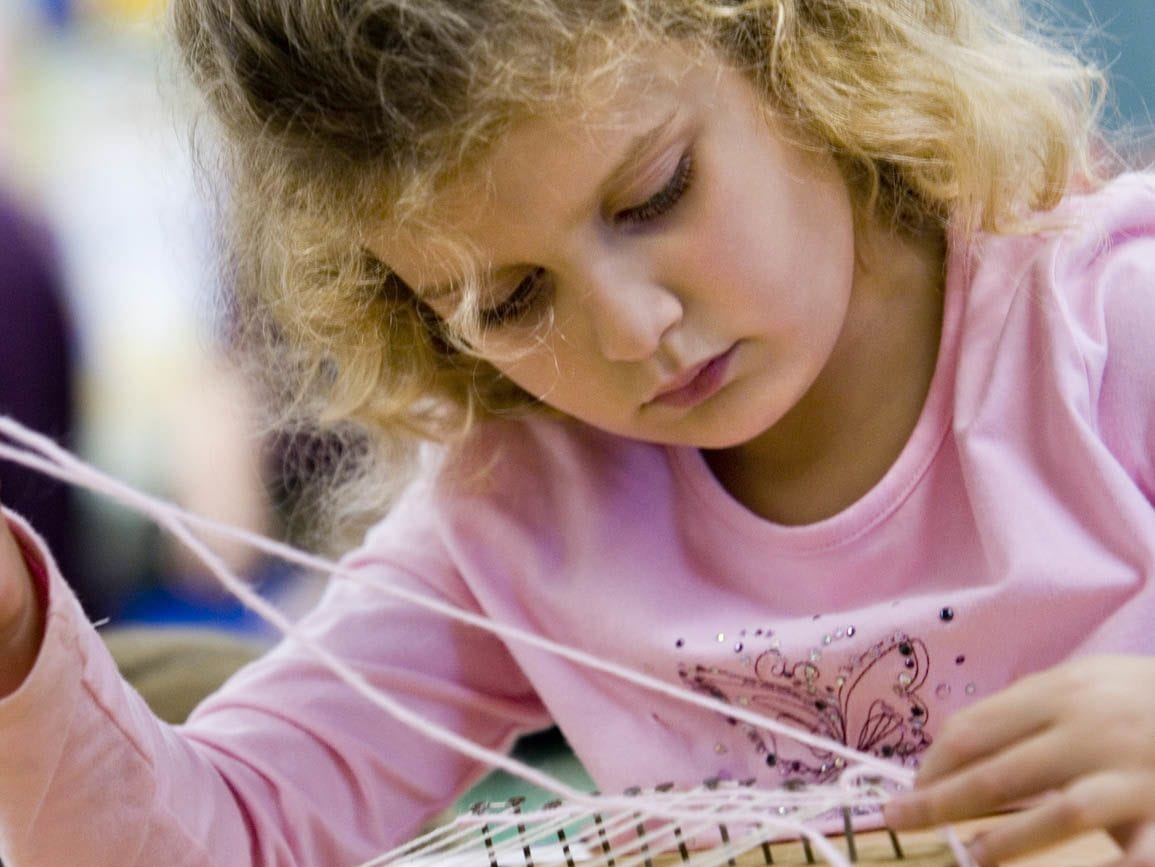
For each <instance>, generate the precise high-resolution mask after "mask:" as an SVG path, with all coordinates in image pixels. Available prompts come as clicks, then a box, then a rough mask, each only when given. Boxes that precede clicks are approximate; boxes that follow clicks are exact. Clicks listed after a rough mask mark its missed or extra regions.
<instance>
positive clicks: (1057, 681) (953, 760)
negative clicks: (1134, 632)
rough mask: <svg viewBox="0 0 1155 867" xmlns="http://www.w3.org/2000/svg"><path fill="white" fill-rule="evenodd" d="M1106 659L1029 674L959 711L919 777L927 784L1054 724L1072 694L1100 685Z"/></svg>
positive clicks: (1066, 664)
mask: <svg viewBox="0 0 1155 867" xmlns="http://www.w3.org/2000/svg"><path fill="white" fill-rule="evenodd" d="M1109 665H1110V662H1109V660H1107V659H1106V658H1084V659H1078V660H1074V661H1072V662H1068V663H1065V664H1063V665H1060V666H1058V667H1056V668H1053V669H1048V670H1047V671H1042V672H1038V673H1036V674H1032V675H1028V676H1027V677H1024V678H1023V679H1022V680H1020V681H1018V682H1017V683H1015V684H1014V685H1013V686H1011V687H1008V688H1007V689H1004V690H1003V691H1002V692H999V693H997V694H995V695H993V696H991V697H990V698H987V699H984V700H983V701H980V702H977V703H976V704H974V705H972V706H971V707H969V708H965V709H964V710H961V711H959V712H958V713H957V714H955V715H954V716H953V717H951V718H950V719H949V720H947V722H946V724H945V725H944V726H943V728H942V731H941V732H940V733H939V735H938V737H937V738H936V739H935V743H934V745H933V746H931V748H930V749H929V750H928V751H927V753H926V756H925V757H924V759H923V762H922V766H921V769H920V770H919V774H918V781H919V784H920V785H926V784H928V783H932V782H934V781H935V780H938V779H940V778H942V777H945V776H947V775H948V774H951V773H954V772H955V771H957V770H958V769H959V768H962V767H964V766H966V765H968V764H971V763H972V762H975V761H977V760H979V759H982V758H984V757H985V756H988V755H991V754H993V753H996V752H999V751H1000V750H1003V749H1006V748H1007V747H1008V746H1010V745H1011V744H1014V743H1016V742H1018V741H1021V740H1024V739H1026V738H1028V737H1030V736H1031V735H1032V734H1034V733H1036V732H1038V731H1039V730H1041V729H1043V728H1045V727H1047V726H1049V725H1051V724H1052V723H1053V722H1054V721H1055V719H1056V718H1057V717H1058V716H1059V715H1060V714H1061V713H1062V712H1063V709H1064V707H1065V706H1066V705H1068V704H1069V703H1070V700H1071V697H1072V696H1087V695H1091V694H1093V691H1094V690H1095V689H1096V688H1097V687H1098V686H1099V684H1100V681H1101V679H1102V671H1103V669H1104V668H1105V667H1107V666H1109Z"/></svg>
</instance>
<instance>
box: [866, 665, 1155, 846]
mask: <svg viewBox="0 0 1155 867" xmlns="http://www.w3.org/2000/svg"><path fill="white" fill-rule="evenodd" d="M1038 796H1041V797H1040V798H1039V800H1038V802H1037V803H1034V804H1033V805H1031V806H1030V807H1028V808H1027V809H1025V810H1023V811H1021V812H1018V813H1015V814H1014V815H1011V816H1008V817H1007V818H1006V819H1005V820H1004V821H1002V822H1001V823H1000V824H999V825H998V827H997V828H995V829H993V830H991V831H988V832H986V833H984V834H981V835H979V836H978V837H977V838H976V839H975V840H974V842H972V843H971V844H970V847H969V848H970V850H971V854H972V856H973V857H974V858H975V860H976V861H978V862H979V863H980V864H984V865H987V864H995V863H997V862H999V861H1002V860H1004V859H1006V858H1011V857H1014V856H1017V855H1021V854H1023V853H1026V852H1029V851H1031V850H1033V849H1037V848H1041V847H1043V846H1047V845H1050V844H1052V843H1055V842H1058V841H1059V840H1061V839H1063V838H1066V837H1071V836H1074V835H1076V834H1079V833H1082V832H1084V831H1089V830H1092V829H1106V830H1108V831H1110V832H1111V834H1112V835H1113V836H1114V837H1115V840H1116V841H1117V842H1118V843H1119V845H1120V846H1122V847H1123V849H1124V852H1125V855H1124V857H1123V858H1122V859H1121V860H1120V861H1119V862H1118V864H1119V865H1152V864H1155V659H1152V658H1147V657H1137V656H1110V657H1094V658H1086V659H1079V660H1075V661H1072V662H1068V663H1065V664H1063V665H1060V666H1058V667H1057V668H1053V669H1051V670H1049V671H1045V672H1041V673H1039V674H1035V675H1031V676H1030V677H1026V678H1023V679H1022V680H1021V681H1019V682H1018V683H1016V684H1015V685H1013V686H1011V687H1009V688H1008V689H1006V690H1004V691H1003V692H1001V693H999V694H997V695H995V696H992V697H991V698H989V699H986V700H984V701H981V702H978V703H977V704H975V705H973V706H972V707H969V708H967V709H966V710H963V711H961V712H959V713H958V714H956V715H955V716H954V717H952V718H951V719H949V720H948V721H947V722H946V724H945V725H944V726H943V729H942V732H941V733H940V734H939V736H938V738H937V739H936V742H935V744H934V746H933V747H932V748H931V749H930V750H929V751H928V752H927V754H926V760H925V762H924V763H923V766H922V770H921V771H920V772H919V774H918V780H917V782H916V785H915V789H914V791H913V792H910V793H906V794H903V795H900V796H898V797H896V798H895V799H894V800H893V801H892V802H891V803H890V804H888V805H887V806H886V808H885V814H886V818H887V821H888V822H889V823H890V825H891V826H892V827H894V828H895V829H906V828H919V827H930V826H935V825H944V824H947V823H950V822H955V821H959V820H962V819H971V818H976V817H978V816H984V815H988V814H990V813H994V812H997V811H999V810H1002V809H1006V808H1008V807H1010V806H1011V805H1013V804H1014V803H1015V802H1016V801H1019V800H1022V799H1027V798H1035V797H1038Z"/></svg>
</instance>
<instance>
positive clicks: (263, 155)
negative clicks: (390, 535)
mask: <svg viewBox="0 0 1155 867" xmlns="http://www.w3.org/2000/svg"><path fill="white" fill-rule="evenodd" d="M173 16H174V17H173V23H174V29H175V35H176V40H177V43H178V45H179V47H180V50H181V53H182V57H183V59H184V61H185V64H186V65H187V68H188V70H189V71H190V72H191V76H192V78H193V80H194V82H195V84H196V85H197V87H198V89H199V90H200V92H201V93H202V94H203V95H204V97H205V99H206V100H207V102H208V106H209V108H210V110H211V114H212V116H214V117H215V118H216V120H217V121H218V122H219V126H220V127H221V129H222V130H223V132H224V141H225V143H226V147H225V150H224V162H223V165H222V167H221V168H222V171H223V172H224V177H225V179H226V183H227V193H226V198H227V202H228V211H229V213H228V237H229V246H230V256H229V260H228V261H229V262H230V265H231V269H230V274H229V279H230V284H231V285H232V287H233V289H234V291H235V292H236V299H237V311H238V312H237V315H238V317H239V319H240V321H241V322H242V323H243V324H244V325H245V326H247V327H246V333H247V334H248V335H249V336H256V337H258V338H260V339H259V340H258V341H255V344H256V345H260V346H262V347H264V348H265V350H266V352H265V353H264V354H263V357H262V361H261V366H262V368H263V369H264V370H265V371H267V372H268V373H270V374H271V378H270V379H269V381H270V382H273V383H274V384H275V386H276V387H277V389H278V390H279V391H280V396H281V398H282V400H283V402H284V403H285V405H288V406H291V407H293V408H295V411H296V414H297V415H298V416H299V417H301V418H306V419H319V420H322V421H324V422H326V423H330V424H337V425H346V426H348V425H352V426H353V427H354V428H355V429H356V430H359V431H361V432H362V433H363V436H362V438H361V439H360V440H359V445H360V447H359V448H358V449H356V450H355V452H356V454H358V455H360V456H362V457H364V456H365V455H366V454H369V453H385V452H389V453H391V454H393V455H394V456H396V454H397V451H396V450H397V448H398V447H400V448H401V449H402V452H403V453H404V452H405V449H406V447H408V446H410V445H412V444H413V443H414V442H416V441H417V440H420V439H423V438H432V439H435V440H440V441H452V440H454V439H456V438H458V437H460V435H461V434H462V433H463V432H464V431H465V430H467V429H468V427H469V425H470V424H471V423H472V422H473V421H474V420H475V419H477V418H482V417H487V416H493V415H495V414H509V413H517V412H521V411H526V410H535V409H536V407H535V403H534V401H533V400H532V398H530V397H529V396H528V395H527V394H525V393H524V392H522V391H521V390H520V389H518V388H517V387H516V386H514V385H513V384H512V383H510V382H509V381H507V380H506V379H504V378H503V377H502V376H501V375H500V374H498V373H497V371H496V370H495V369H494V368H493V367H492V366H491V365H489V364H487V363H486V362H485V361H484V360H481V359H478V358H476V357H474V356H473V355H471V354H470V353H469V352H468V351H467V345H468V344H467V342H465V341H463V340H462V339H461V334H460V333H458V332H457V330H456V329H454V328H453V327H451V326H450V324H447V323H445V322H443V321H440V320H439V319H438V318H437V317H436V316H435V315H434V314H433V313H432V312H431V311H430V309H429V308H428V307H427V306H425V305H424V304H423V303H422V302H421V301H420V299H418V298H417V297H415V295H414V294H413V293H412V292H411V291H409V290H408V288H407V287H406V286H405V285H404V284H403V283H401V281H400V280H398V279H397V278H395V277H394V276H392V275H391V274H390V272H389V269H388V267H387V265H386V264H384V263H381V262H379V261H377V260H376V259H375V258H374V257H373V256H372V255H370V254H369V253H368V252H367V244H366V239H367V238H369V237H371V236H372V233H373V232H374V231H377V230H379V229H380V227H381V226H383V225H386V224H388V223H389V222H393V223H395V224H409V225H412V224H414V223H416V222H419V221H420V220H421V219H422V213H423V208H424V207H425V206H426V205H427V204H428V203H429V202H430V200H431V197H432V196H433V195H434V193H435V192H436V191H437V190H438V189H439V188H440V187H441V186H442V185H443V184H445V183H447V182H448V181H450V180H452V178H454V177H455V176H457V175H459V173H461V172H463V171H465V170H467V169H468V167H469V166H470V165H471V164H472V163H474V162H475V161H476V160H478V159H480V158H481V157H482V156H483V155H484V154H485V152H486V150H487V149H488V148H490V147H491V146H492V145H493V143H494V142H495V141H497V140H498V139H499V138H500V137H501V135H502V133H503V131H505V130H507V129H509V127H510V126H511V125H512V124H514V123H516V122H517V120H518V118H519V117H525V116H526V113H527V112H533V111H538V110H544V109H547V108H548V107H549V106H555V105H557V104H558V103H559V101H560V102H563V103H564V101H566V100H570V101H572V100H574V99H578V98H580V94H581V93H582V92H583V84H585V83H588V81H589V80H590V76H591V75H597V76H601V77H605V78H608V79H609V80H611V81H612V80H613V77H614V76H619V77H623V78H624V77H625V76H627V75H628V70H629V66H630V64H631V62H633V61H635V60H636V58H637V57H638V56H639V55H640V53H641V52H643V51H644V50H645V48H646V47H647V45H650V46H652V45H654V44H656V43H660V42H663V41H665V42H668V41H669V40H671V39H673V40H677V41H678V42H679V44H680V45H682V46H684V47H685V48H686V49H687V50H689V51H691V52H696V53H700V55H701V56H703V57H711V56H712V57H716V58H717V57H720V58H721V59H723V60H725V61H726V62H729V63H732V64H735V65H737V66H738V67H739V68H741V69H742V70H743V71H744V72H745V73H746V74H748V75H749V76H750V78H751V80H752V81H753V82H754V83H755V84H756V85H757V86H758V88H759V89H760V90H761V91H762V92H764V93H765V94H766V98H767V105H768V106H770V107H772V110H773V111H776V112H780V113H783V114H784V116H787V117H790V118H792V119H793V120H794V121H795V122H796V123H797V124H798V126H799V127H800V128H801V129H802V130H804V131H806V132H808V133H809V134H810V136H811V137H812V138H813V139H814V140H816V141H819V142H823V143H825V145H826V146H827V147H828V148H829V150H830V152H831V153H832V154H833V155H834V156H835V158H836V159H837V160H838V161H839V163H840V164H841V165H842V167H843V170H844V173H845V175H846V177H847V180H848V183H849V184H850V186H851V190H852V193H853V194H854V196H855V198H856V203H857V204H858V206H859V207H860V208H869V209H872V210H874V211H875V212H881V213H882V214H883V216H889V217H891V218H892V219H895V220H896V221H897V222H898V223H899V224H900V225H909V224H912V223H913V224H917V225H922V226H925V225H927V224H928V221H929V222H930V223H932V224H937V225H939V226H940V227H941V228H942V229H943V230H945V229H946V227H947V226H948V225H949V226H950V227H951V228H952V230H954V231H960V232H973V231H975V230H978V229H982V230H988V231H1007V230H1011V229H1013V228H1014V227H1015V226H1016V225H1017V223H1018V221H1019V219H1020V218H1022V217H1023V216H1024V215H1025V214H1028V213H1030V212H1036V211H1040V210H1046V209H1047V208H1049V207H1051V206H1052V205H1054V204H1055V203H1056V202H1057V201H1058V200H1059V198H1060V197H1061V196H1062V195H1063V194H1064V193H1065V192H1066V191H1067V190H1068V189H1070V188H1071V186H1072V185H1073V184H1081V183H1085V182H1093V181H1094V177H1095V170H1094V160H1093V158H1092V155H1093V150H1094V146H1095V137H1096V118H1097V113H1098V106H1099V102H1100V100H1101V94H1102V89H1103V88H1102V79H1101V76H1100V74H1099V73H1098V71H1097V70H1095V69H1094V68H1092V67H1090V66H1087V65H1084V64H1083V63H1082V62H1080V61H1079V60H1078V59H1077V58H1076V57H1075V56H1073V55H1071V54H1068V53H1066V52H1064V51H1061V50H1057V49H1055V48H1053V47H1050V46H1049V45H1048V43H1047V42H1046V41H1045V40H1043V39H1041V38H1040V37H1039V34H1038V33H1037V32H1036V31H1035V30H1032V27H1033V25H1032V24H1031V23H1030V22H1029V21H1028V20H1027V19H1026V18H1025V15H1024V12H1023V10H1022V8H1020V5H1019V3H1017V2H1015V0H174V5H173ZM462 321H467V320H466V319H463V320H462ZM253 343H254V342H250V345H253ZM366 446H368V449H366V448H365V447H366ZM354 475H358V473H354ZM379 490H382V491H384V490H386V489H385V488H379Z"/></svg>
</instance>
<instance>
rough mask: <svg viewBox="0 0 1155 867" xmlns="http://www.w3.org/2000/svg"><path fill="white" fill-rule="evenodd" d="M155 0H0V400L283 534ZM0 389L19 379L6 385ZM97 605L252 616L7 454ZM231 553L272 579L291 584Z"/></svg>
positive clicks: (111, 512)
mask: <svg viewBox="0 0 1155 867" xmlns="http://www.w3.org/2000/svg"><path fill="white" fill-rule="evenodd" d="M163 36H164V9H163V3H162V2H156V0H0V293H3V294H2V297H0V367H2V368H3V370H4V373H2V374H0V412H4V413H10V414H12V415H14V416H15V417H17V418H18V419H19V420H21V421H23V422H24V423H26V424H28V425H30V426H34V427H36V428H38V429H40V430H43V431H45V432H47V433H49V434H51V435H52V436H53V437H56V438H58V439H61V440H62V441H63V442H64V443H65V444H66V445H68V446H69V447H70V448H72V449H74V450H76V451H78V452H80V453H81V454H82V455H83V456H84V457H85V458H86V459H88V460H89V461H91V462H93V463H95V464H96V465H98V466H99V467H100V468H102V469H104V470H106V471H107V472H109V473H111V474H113V475H115V476H117V477H119V478H121V479H123V480H125V481H127V482H129V483H130V484H132V485H134V486H136V487H139V488H143V489H145V490H147V491H149V492H151V493H154V494H157V495H159V496H162V497H165V498H167V499H171V500H175V501H176V502H178V503H179V504H181V505H183V506H185V507H187V508H190V509H193V510H195V511H198V512H200V513H204V514H208V515H210V516H212V517H216V518H219V519H221V520H223V521H227V522H229V523H233V524H239V525H242V526H245V527H248V528H250V529H254V530H257V531H259V532H275V530H276V516H275V514H274V504H272V503H271V502H270V497H269V496H268V495H267V494H266V491H267V490H270V489H272V488H273V487H275V486H274V485H272V484H271V481H270V479H269V478H268V473H269V467H268V463H269V461H268V456H267V449H266V448H265V443H264V440H263V438H262V437H261V436H260V434H259V432H258V431H257V430H256V428H255V424H254V421H253V418H252V416H251V414H250V412H249V410H250V406H251V402H250V400H249V398H248V395H247V394H246V391H245V388H244V384H243V383H242V382H241V381H240V380H239V379H237V378H236V377H235V376H234V375H233V374H232V373H231V372H230V370H229V369H228V367H227V365H225V364H224V363H223V362H222V353H221V346H220V343H219V340H220V337H221V335H222V333H223V328H222V323H221V322H219V321H218V319H217V314H216V312H215V311H216V309H217V305H216V304H215V299H214V293H215V292H216V274H215V272H214V270H213V264H212V262H213V252H212V250H211V248H210V243H211V242H210V236H211V234H212V233H211V231H210V222H209V221H210V216H209V213H208V210H207V208H206V207H205V206H204V198H203V197H202V196H201V195H200V194H199V192H198V189H197V181H196V178H195V176H194V172H193V163H192V157H191V149H190V147H189V145H188V140H187V139H188V136H189V129H190V118H191V112H190V110H189V102H188V100H186V99H185V94H184V93H183V92H182V90H181V86H180V79H179V75H178V74H177V72H176V67H175V64H174V63H173V62H172V60H171V58H170V57H169V56H168V54H167V53H166V44H165V41H164V38H163ZM4 392H7V394H5V393H4ZM0 498H2V499H3V501H4V502H6V503H10V504H12V503H15V504H16V507H17V508H18V510H19V511H22V512H24V513H25V514H26V515H28V516H29V517H30V518H31V519H32V520H33V523H34V524H35V526H37V527H38V528H40V529H41V531H42V532H43V533H45V535H47V536H49V537H50V538H49V542H50V544H51V546H52V548H53V550H54V551H55V552H56V554H57V556H58V558H59V559H60V560H61V561H62V566H64V568H65V570H66V571H65V574H66V575H68V576H69V578H70V580H71V581H72V582H73V583H74V585H75V586H76V587H77V590H78V592H79V594H80V596H81V599H82V601H83V603H84V604H85V607H86V609H87V610H88V613H89V614H90V616H91V617H92V618H93V619H94V620H100V619H104V618H111V619H112V621H113V622H114V623H116V624H123V623H131V622H165V623H191V624H197V623H212V624H214V625H217V626H223V627H225V628H228V629H235V630H238V631H242V632H254V633H260V632H261V631H262V628H261V626H260V625H259V623H258V621H257V620H256V619H255V618H253V617H252V616H250V615H249V614H247V613H246V612H245V611H244V610H243V609H242V608H241V607H240V606H239V605H237V604H236V603H235V602H233V600H231V599H230V598H228V597H227V595H225V594H224V593H223V592H222V591H220V590H219V589H217V587H216V584H215V581H213V580H212V579H211V578H209V577H208V576H206V575H205V574H203V571H202V570H201V568H200V567H199V566H198V565H197V564H196V563H195V562H194V561H193V560H191V559H190V558H188V557H187V555H185V554H184V553H183V552H182V551H181V550H180V549H179V548H178V547H177V546H175V545H174V544H172V543H171V542H170V541H169V540H168V539H166V538H165V537H163V536H162V535H161V534H160V533H159V532H158V531H157V530H156V528H155V527H154V526H153V525H151V524H150V523H149V522H147V521H144V520H142V519H140V518H139V517H137V516H135V515H133V514H129V513H128V512H126V511H124V510H122V509H119V508H117V507H112V506H110V505H109V504H108V503H107V502H105V501H103V500H101V499H97V498H95V497H92V496H90V495H85V494H82V493H80V494H78V493H77V492H74V491H64V490H62V489H59V488H52V487H51V486H46V485H45V484H44V483H43V479H41V478H32V477H30V476H29V475H28V474H21V473H19V472H18V471H16V470H14V469H13V468H12V467H11V465H7V464H4V463H2V462H0ZM219 550H221V552H222V553H223V554H224V555H225V557H226V559H227V560H228V561H229V562H230V563H231V565H232V566H234V567H235V568H236V569H237V570H238V571H239V572H241V573H242V574H244V575H246V576H247V577H249V578H250V580H251V581H253V582H254V583H255V584H258V585H260V586H261V587H262V589H264V590H266V591H268V593H270V594H283V593H288V592H290V590H292V589H293V588H294V587H295V586H296V585H295V582H293V581H291V580H290V579H289V576H288V574H287V572H286V570H284V569H283V568H280V567H279V566H278V565H277V564H271V563H269V562H267V561H266V560H264V559H263V558H261V557H259V556H255V555H254V554H253V553H252V552H249V551H245V550H243V549H241V548H240V547H230V546H228V545H225V546H223V547H221V548H220V549H219Z"/></svg>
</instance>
